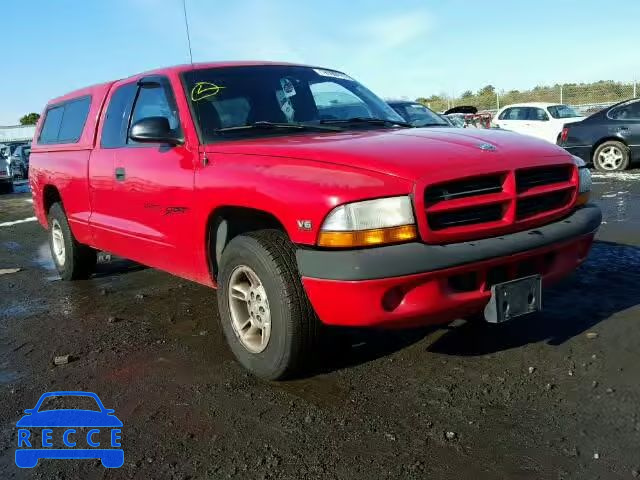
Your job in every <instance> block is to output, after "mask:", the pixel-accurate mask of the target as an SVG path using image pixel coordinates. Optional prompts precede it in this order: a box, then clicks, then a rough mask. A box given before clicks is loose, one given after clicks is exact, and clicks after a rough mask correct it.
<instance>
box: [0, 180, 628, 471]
mask: <svg viewBox="0 0 640 480" xmlns="http://www.w3.org/2000/svg"><path fill="white" fill-rule="evenodd" d="M594 180H595V185H594V188H595V192H594V193H595V201H596V202H598V203H599V204H600V205H601V207H602V208H603V212H604V219H605V224H604V225H603V226H602V229H601V231H600V233H599V235H598V241H597V242H596V244H595V245H594V248H593V251H592V253H591V256H590V259H589V260H588V261H587V262H586V263H585V265H584V266H583V267H581V269H580V270H579V272H578V273H577V274H576V275H574V276H573V277H571V278H569V279H567V280H566V281H564V282H563V283H562V284H561V285H558V286H557V287H556V288H554V289H553V290H549V291H547V292H545V301H544V304H545V311H544V312H543V313H541V314H540V315H538V316H536V317H534V318H526V319H522V320H519V321H515V322H513V323H509V324H505V325H502V326H497V327H492V326H489V325H478V324H472V323H466V322H464V321H456V322H454V323H453V324H451V325H448V326H446V327H443V328H438V329H421V330H412V331H395V332H370V331H368V332H349V333H343V334H342V335H340V336H339V337H336V338H335V339H334V340H333V342H334V343H331V344H329V345H328V346H327V348H326V349H325V352H324V353H323V360H322V364H323V365H324V367H323V369H322V370H321V371H317V372H313V373H312V374H311V375H310V376H309V377H308V378H305V379H299V380H296V381H290V382H284V383H268V382H263V381H260V380H257V379H255V378H253V377H251V376H249V375H247V374H246V373H245V372H244V371H243V370H242V369H241V368H240V367H239V366H238V364H237V363H235V361H234V360H233V359H232V357H231V354H230V352H229V351H228V349H227V347H226V346H225V344H224V341H223V339H222V333H221V331H220V327H219V325H218V319H217V315H216V313H215V312H216V300H215V294H214V292H213V291H212V290H209V289H207V288H205V287H202V286H199V285H196V284H192V283H189V282H187V281H184V280H181V279H178V278H175V277H172V276H170V275H168V274H165V273H163V272H159V271H156V270H153V269H148V268H144V267H141V266H138V265H135V264H132V263H130V262H127V261H123V260H118V259H109V258H108V257H103V258H101V262H100V264H99V272H98V274H96V275H95V276H94V278H92V279H91V280H87V281H81V282H74V283H65V282H61V281H59V279H58V277H57V275H56V273H55V271H54V270H53V266H52V263H51V258H50V255H49V250H48V246H47V243H46V236H45V232H44V231H43V230H42V229H41V228H40V226H39V225H38V224H37V223H36V222H34V221H27V222H24V223H18V224H14V225H11V224H10V223H9V224H8V223H7V222H13V221H15V220H20V219H27V218H28V217H31V216H32V215H33V212H32V205H31V204H30V203H29V201H30V195H29V194H28V192H26V191H25V189H26V187H22V190H21V192H22V193H20V190H19V191H18V193H15V194H12V195H5V196H2V197H0V269H8V268H13V267H18V268H20V269H21V270H20V271H19V272H16V273H5V274H2V275H0V298H1V300H0V405H1V406H2V408H1V409H0V478H3V479H10V478H38V479H75V478H81V479H98V478H100V479H102V478H105V479H112V478H135V479H150V478H153V479H165V478H167V479H187V478H193V479H201V478H202V479H204V478H237V479H252V478H284V479H300V478H340V479H341V478H345V479H346V478H349V479H351V478H354V479H355V478H358V479H360V478H362V479H382V478H434V479H439V478H456V479H460V478H475V479H485V478H486V479H498V478H509V479H547V478H549V479H559V478H571V479H592V478H602V479H618V478H620V479H632V478H636V477H640V449H639V448H638V445H640V382H639V379H640V373H639V370H638V365H640V352H639V350H638V345H639V344H640V322H639V320H640V307H639V306H638V305H639V304H640V295H639V293H640V172H638V171H636V172H631V173H626V174H621V175H596V176H595V178H594ZM58 355H71V358H70V359H71V361H70V363H68V364H66V365H60V366H54V364H53V359H54V357H55V356H58ZM52 390H86V391H92V392H96V393H97V394H98V395H99V396H100V398H101V399H102V401H103V402H104V403H105V406H106V407H107V408H114V409H115V412H116V415H117V416H118V418H120V419H121V420H122V421H123V423H124V427H123V429H122V442H123V448H124V452H125V464H124V466H123V467H122V468H120V469H117V470H107V469H104V468H103V467H102V466H101V465H100V463H99V461H96V460H83V461H70V460H43V461H40V463H39V465H38V466H37V467H36V468H34V469H31V470H20V469H18V468H17V467H16V466H15V464H14V451H15V448H16V445H17V429H16V427H15V424H16V421H17V420H18V419H19V418H20V417H21V416H22V412H23V410H24V409H25V408H32V407H33V406H34V405H35V403H36V401H37V400H38V398H39V397H40V395H41V394H42V393H44V392H47V391H52Z"/></svg>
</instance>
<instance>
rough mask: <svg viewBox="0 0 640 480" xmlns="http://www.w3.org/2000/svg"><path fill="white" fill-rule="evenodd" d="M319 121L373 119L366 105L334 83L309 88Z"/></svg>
mask: <svg viewBox="0 0 640 480" xmlns="http://www.w3.org/2000/svg"><path fill="white" fill-rule="evenodd" d="M309 88H310V89H311V94H312V95H313V100H314V102H315V103H316V107H317V108H318V113H319V115H320V119H321V120H336V119H348V118H354V117H373V115H372V113H371V111H370V110H369V107H367V104H366V103H365V102H364V101H363V100H361V99H360V98H358V97H357V96H356V95H354V94H353V93H351V92H350V91H349V90H347V89H346V88H344V87H343V86H342V85H339V84H337V83H335V82H318V83H313V84H311V85H310V86H309Z"/></svg>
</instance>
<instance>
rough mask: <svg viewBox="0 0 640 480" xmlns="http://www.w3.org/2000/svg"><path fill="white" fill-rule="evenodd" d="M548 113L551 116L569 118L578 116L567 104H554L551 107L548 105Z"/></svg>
mask: <svg viewBox="0 0 640 480" xmlns="http://www.w3.org/2000/svg"><path fill="white" fill-rule="evenodd" d="M547 110H549V113H550V114H551V116H552V117H553V118H571V117H579V116H580V115H578V114H577V113H576V111H575V110H574V109H573V108H571V107H569V106H567V105H554V106H552V107H548V108H547Z"/></svg>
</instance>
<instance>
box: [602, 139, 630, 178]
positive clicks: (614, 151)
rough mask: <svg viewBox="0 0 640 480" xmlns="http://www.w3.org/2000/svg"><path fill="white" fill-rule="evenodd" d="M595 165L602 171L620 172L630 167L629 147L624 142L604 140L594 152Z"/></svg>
mask: <svg viewBox="0 0 640 480" xmlns="http://www.w3.org/2000/svg"><path fill="white" fill-rule="evenodd" d="M593 166H594V167H596V170H599V171H601V172H620V171H622V170H626V169H627V168H628V167H629V149H628V148H627V146H626V145H625V144H624V143H622V142H616V141H614V140H610V141H608V142H604V143H603V144H602V145H600V146H599V147H598V148H596V151H595V152H593Z"/></svg>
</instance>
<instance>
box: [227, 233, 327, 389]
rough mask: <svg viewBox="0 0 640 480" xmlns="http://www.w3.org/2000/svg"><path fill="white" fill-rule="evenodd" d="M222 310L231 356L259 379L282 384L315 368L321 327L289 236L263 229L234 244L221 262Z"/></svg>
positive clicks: (241, 238)
mask: <svg viewBox="0 0 640 480" xmlns="http://www.w3.org/2000/svg"><path fill="white" fill-rule="evenodd" d="M218 309H219V311H220V321H221V323H222V329H223V331H224V334H225V337H226V339H227V342H228V344H229V347H230V348H231V351H232V352H233V354H234V355H235V357H236V358H237V359H238V361H239V362H240V363H241V364H242V366H244V367H245V368H246V369H247V370H249V371H250V372H251V373H253V374H254V375H256V376H258V377H261V378H264V379H268V380H279V379H283V378H285V377H291V376H293V375H294V374H297V373H300V372H301V371H302V370H304V369H305V368H307V367H308V366H309V361H310V359H311V358H313V353H314V351H315V349H316V348H317V345H318V338H319V329H320V322H319V320H318V319H317V317H316V315H315V312H314V311H313V309H312V307H311V304H310V303H309V300H308V299H307V296H306V294H305V292H304V289H303V287H302V281H301V280H300V274H299V273H298V267H297V262H296V258H295V250H294V247H293V245H292V244H291V242H290V241H289V239H288V238H287V236H286V235H285V234H284V233H283V232H281V231H279V230H259V231H256V232H251V233H248V234H245V235H240V236H237V237H235V238H233V239H232V240H231V241H230V242H229V244H228V245H227V246H226V247H225V249H224V251H223V252H222V258H221V260H220V269H219V275H218ZM265 338H266V341H264V339H265Z"/></svg>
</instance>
